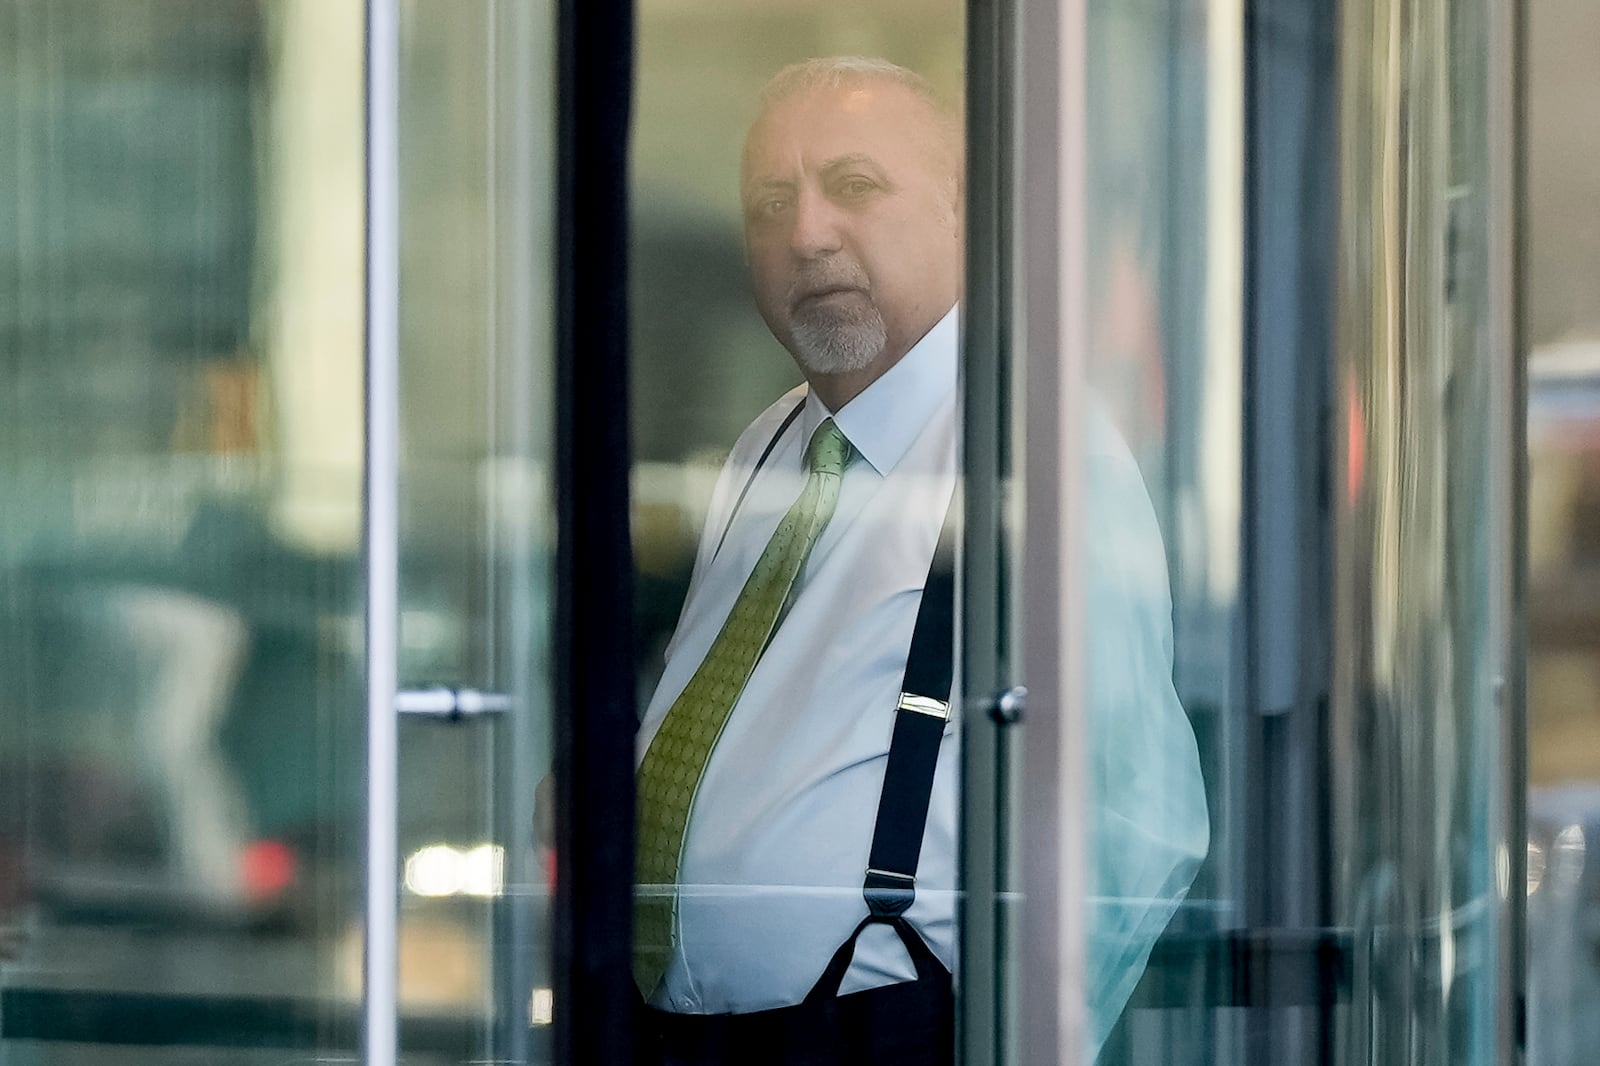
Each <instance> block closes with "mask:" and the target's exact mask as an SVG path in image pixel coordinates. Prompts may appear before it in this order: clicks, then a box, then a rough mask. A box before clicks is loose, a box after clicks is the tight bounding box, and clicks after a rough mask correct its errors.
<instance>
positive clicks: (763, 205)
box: [750, 196, 789, 218]
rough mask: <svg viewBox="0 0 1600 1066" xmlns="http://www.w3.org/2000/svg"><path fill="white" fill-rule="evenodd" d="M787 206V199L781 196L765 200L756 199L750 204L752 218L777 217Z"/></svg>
mask: <svg viewBox="0 0 1600 1066" xmlns="http://www.w3.org/2000/svg"><path fill="white" fill-rule="evenodd" d="M788 206H789V201H788V200H786V199H784V198H783V197H779V196H774V197H771V198H769V199H766V200H758V201H756V202H755V203H754V204H752V205H751V206H750V216H751V217H752V218H777V217H778V216H779V215H781V214H783V212H784V211H785V209H787V208H788Z"/></svg>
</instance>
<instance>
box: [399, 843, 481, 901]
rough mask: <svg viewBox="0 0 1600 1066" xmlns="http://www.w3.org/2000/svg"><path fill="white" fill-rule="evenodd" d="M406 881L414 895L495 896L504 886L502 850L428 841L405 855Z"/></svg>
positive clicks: (408, 889)
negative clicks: (465, 847)
mask: <svg viewBox="0 0 1600 1066" xmlns="http://www.w3.org/2000/svg"><path fill="white" fill-rule="evenodd" d="M405 883H406V891H408V892H410V893H412V894H413V895H417V896H429V897H435V898H437V897H441V896H478V897H482V898H485V899H487V898H491V897H494V896H498V895H500V893H501V892H502V891H503V890H504V889H505V849H504V848H501V847H498V846H496V845H494V844H479V845H477V846H476V847H473V848H467V849H462V848H457V847H453V846H451V845H449V844H429V845H428V846H427V847H424V848H418V849H417V850H416V851H414V852H412V853H411V854H410V856H408V857H407V858H406V872H405Z"/></svg>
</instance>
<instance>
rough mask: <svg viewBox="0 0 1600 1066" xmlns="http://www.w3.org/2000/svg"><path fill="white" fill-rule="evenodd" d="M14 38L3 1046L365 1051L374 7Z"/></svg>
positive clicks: (0, 568) (10, 20)
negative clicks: (132, 1019) (367, 175)
mask: <svg viewBox="0 0 1600 1066" xmlns="http://www.w3.org/2000/svg"><path fill="white" fill-rule="evenodd" d="M0 37H3V38H4V39H5V40H6V45H7V47H6V51H7V60H6V62H5V63H4V64H3V65H0V145H3V146H4V148H3V152H4V155H5V157H6V158H7V160H8V161H9V163H8V167H9V169H10V172H11V174H12V177H13V179H14V180H12V181H8V182H7V183H6V184H5V191H4V193H3V194H0V290H3V291H4V292H6V293H7V294H8V295H7V297H6V298H5V299H0V365H3V366H4V368H5V371H4V374H5V385H4V387H3V388H0V407H3V409H4V410H3V416H0V492H3V493H4V496H5V499H6V500H7V505H6V507H5V508H4V511H3V514H0V678H3V683H0V942H3V946H0V1018H3V1028H0V1060H4V1061H6V1062H11V1061H18V1062H28V1063H34V1062H39V1063H53V1062H67V1061H71V1062H74V1063H96V1062H119V1063H120V1062H128V1061H134V1062H137V1061H151V1060H153V1059H158V1058H159V1059H161V1060H162V1061H178V1060H179V1059H182V1058H183V1057H184V1056H186V1055H193V1056H195V1057H196V1060H198V1059H200V1058H203V1059H204V1060H205V1061H208V1062H217V1063H228V1062H235V1061H237V1062H254V1061H260V1058H261V1056H259V1055H257V1054H256V1053H255V1052H252V1051H251V1050H249V1045H251V1044H258V1045H260V1046H262V1047H277V1048H278V1049H279V1050H278V1052H277V1053H276V1054H275V1056H274V1057H275V1058H276V1059H278V1060H279V1061H281V1060H282V1059H283V1058H284V1057H285V1053H284V1051H283V1049H284V1048H300V1049H303V1051H304V1053H308V1054H309V1053H316V1052H320V1051H323V1050H326V1051H328V1052H330V1053H334V1054H344V1053H348V1050H349V1048H350V1046H351V1044H350V1040H351V1036H350V1035H349V1033H348V1026H347V1025H343V1021H344V1020H345V1019H348V1018H350V1017H353V1015H352V1014H351V1011H352V1010H353V1008H354V1001H353V1000H352V999H351V998H350V997H349V996H347V995H346V994H345V990H344V987H343V985H342V984H341V976H340V965H341V960H340V954H339V952H340V945H339V941H340V938H341V936H342V935H343V933H344V931H345V930H346V929H348V928H350V927H351V926H352V925H354V924H357V923H359V918H360V915H359V912H358V904H357V900H358V899H359V891H358V890H359V882H360V878H359V872H360V871H359V854H360V852H359V842H360V840H361V836H362V833H361V829H360V811H359V807H358V802H359V800H358V797H359V781H360V773H359V767H360V751H361V728H362V727H361V722H360V717H359V714H352V713H351V712H352V708H356V707H359V706H360V687H359V685H360V664H361V660H360V653H361V620H360V600H359V596H358V592H359V584H358V580H357V573H358V560H357V555H356V553H357V548H358V545H357V541H356V533H357V530H358V528H359V522H358V519H359V513H360V512H359V508H360V497H359V475H360V468H359V463H358V456H359V443H360V425H361V409H360V399H359V392H358V387H359V382H360V372H361V371H360V367H361V346H360V341H361V328H360V324H361V288H360V285H361V282H360V254H359V253H360V247H361V171H360V150H359V140H360V139H359V136H358V134H357V131H358V130H359V129H360V114H361V110H360V103H361V101H360V67H361V19H360V9H359V6H358V5H349V4H333V5H324V4H309V3H279V4H257V3H254V2H249V0H240V2H233V3H226V4H217V3H210V2H202V0H193V2H188V0H167V2H163V3H159V4H144V5H135V6H132V7H130V6H129V5H126V4H122V3H117V2H114V0H106V2H98V0H90V2H86V3H74V4H70V5H60V4H51V3H45V2H42V0H23V2H19V3H11V4H7V5H6V7H5V11H4V13H3V14H0ZM132 994H137V995H138V996H139V997H141V998H140V999H139V1000H138V1001H137V1004H138V1010H137V1013H136V1015H134V1016H136V1017H137V1018H138V1019H139V1024H137V1025H117V1024H116V1023H114V1022H109V1021H108V1019H113V1018H116V1017H119V1016H120V1017H128V1016H129V1015H128V1014H126V1013H125V1012H126V1011H127V1009H128V1001H127V1000H126V999H125V998H124V997H126V996H129V995H132ZM197 996H206V997H222V998H223V999H225V1000H232V1001H238V1000H249V1001H257V1000H262V999H269V1000H273V1001H277V1002H283V1001H285V1000H286V999H291V998H292V999H294V1000H295V1001H296V1002H299V1003H301V1004H302V1006H301V1008H300V1009H298V1010H297V1011H277V1012H274V1011H272V1010H266V1011H264V1012H263V1013H261V1014H260V1015H258V1016H257V1022H256V1023H255V1025H254V1028H248V1029H245V1030H241V1031H239V1032H236V1033H234V1034H232V1038H231V1039H230V1040H229V1043H230V1044H231V1045H239V1047H238V1048H237V1049H234V1050H228V1049H218V1048H211V1047H203V1046H197V1045H204V1044H205V1043H207V1042H209V1041H211V1040H212V1039H213V1036H212V1035H208V1033H209V1032H210V1031H211V1030H212V1029H214V1027H215V1025H216V1024H217V1020H216V1019H217V1018H218V1017H221V1015H220V1014H217V1015H215V1016H213V1013H212V1011H211V1008H209V1007H207V1006H206V1002H212V1001H210V1000H208V1001H200V1000H197V999H196V998H195V997H197ZM118 1011H121V1012H124V1013H122V1014H120V1015H119V1014H118V1013H116V1012H118ZM108 1026H110V1028H108ZM341 1027H342V1029H341ZM111 1031H115V1039H116V1040H117V1041H118V1042H119V1043H123V1044H127V1045H139V1044H142V1043H145V1042H148V1041H152V1040H154V1041H159V1042H161V1043H163V1044H166V1045H169V1046H168V1047H167V1048H166V1049H164V1051H163V1056H165V1057H164V1058H163V1057H162V1056H156V1055H153V1054H151V1053H150V1052H148V1051H139V1050H135V1049H134V1048H131V1047H118V1046H105V1045H102V1044H98V1043H95V1042H97V1041H101V1040H104V1039H105V1038H106V1034H107V1033H108V1032H111ZM341 1031H344V1032H345V1034H346V1035H343V1036H341V1035H339V1034H340V1032H341ZM24 1049H26V1050H24Z"/></svg>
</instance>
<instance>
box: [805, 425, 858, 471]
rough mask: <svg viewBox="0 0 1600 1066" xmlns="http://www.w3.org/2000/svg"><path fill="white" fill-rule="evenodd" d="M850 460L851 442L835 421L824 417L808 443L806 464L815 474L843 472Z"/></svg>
mask: <svg viewBox="0 0 1600 1066" xmlns="http://www.w3.org/2000/svg"><path fill="white" fill-rule="evenodd" d="M849 461H850V442H849V440H847V439H846V438H845V435H844V433H843V432H841V431H840V429H839V427H838V426H836V425H835V424H834V422H833V419H831V418H828V419H824V420H823V422H822V425H820V426H818V427H817V431H816V432H815V433H813V434H811V443H810V444H808V445H806V466H807V468H808V469H810V471H811V473H813V474H834V475H838V474H842V473H844V465H845V463H847V462H849Z"/></svg>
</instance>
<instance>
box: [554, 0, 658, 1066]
mask: <svg viewBox="0 0 1600 1066" xmlns="http://www.w3.org/2000/svg"><path fill="white" fill-rule="evenodd" d="M556 42H557V48H558V49H559V53H558V55H557V91H556V100H557V112H558V124H557V148H556V152H557V159H558V168H559V169H558V178H557V183H556V190H557V209H556V218H557V221H556V242H557V248H556V293H557V297H556V316H557V318H556V407H557V409H556V493H557V510H558V514H557V522H558V529H559V532H558V534H557V548H556V586H557V592H556V684H555V691H556V696H555V707H556V723H555V724H556V785H557V802H556V910H555V929H554V939H555V944H554V948H555V952H554V954H555V974H554V976H555V1018H554V1021H555V1060H556V1061H557V1062H558V1063H564V1064H567V1063H570V1064H573V1066H578V1064H581V1066H628V1064H630V1063H632V1061H633V1046H632V1037H633V1032H632V1019H633V1004H634V1000H635V998H636V997H637V992H636V991H635V990H634V984H633V970H632V963H631V948H630V944H631V933H632V924H633V803H634V798H633V797H634V793H633V787H634V786H633V737H634V733H635V731H636V730H637V728H638V719H637V717H636V713H635V710H634V691H633V685H634V680H633V679H634V669H633V667H634V663H633V641H632V633H633V552H632V544H631V541H630V538H629V523H628V492H629V485H628V476H629V463H630V459H631V456H630V447H629V433H628V298H627V279H628V272H627V264H628V211H627V205H628V136H629V112H630V107H631V104H632V92H633V84H632V83H633V70H632V67H633V3H632V0H560V2H559V3H558V5H557V34H556Z"/></svg>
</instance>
